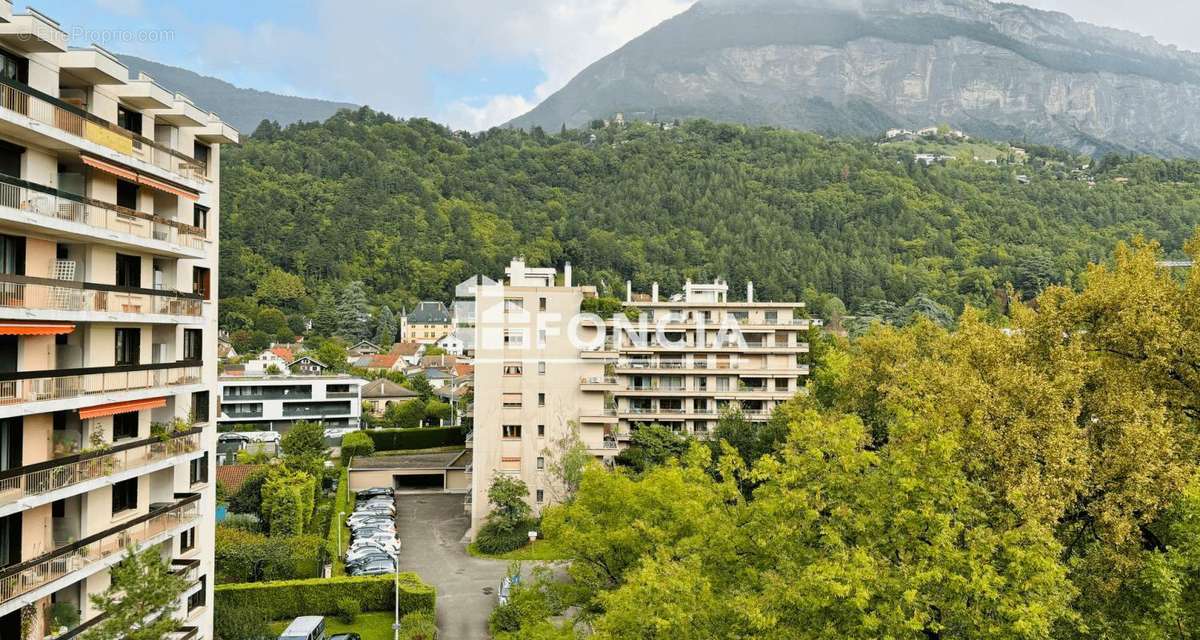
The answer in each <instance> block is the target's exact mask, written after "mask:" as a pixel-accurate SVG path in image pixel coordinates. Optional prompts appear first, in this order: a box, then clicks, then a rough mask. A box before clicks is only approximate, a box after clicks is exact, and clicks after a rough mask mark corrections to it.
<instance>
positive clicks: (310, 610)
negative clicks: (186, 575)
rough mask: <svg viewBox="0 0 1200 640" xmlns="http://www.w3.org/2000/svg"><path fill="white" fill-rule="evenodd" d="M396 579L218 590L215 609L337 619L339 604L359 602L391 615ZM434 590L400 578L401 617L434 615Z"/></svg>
mask: <svg viewBox="0 0 1200 640" xmlns="http://www.w3.org/2000/svg"><path fill="white" fill-rule="evenodd" d="M394 581H395V577H394V576H393V575H385V576H369V577H361V578H352V577H340V578H320V579H316V580H279V581H276V582H252V583H245V584H219V585H217V586H216V592H215V593H216V606H217V607H218V608H220V607H221V606H222V605H224V606H227V607H228V608H230V609H232V608H236V607H246V608H249V609H254V610H259V611H263V612H265V613H266V615H267V616H269V617H270V619H272V620H284V619H287V618H297V617H299V616H336V615H338V613H339V606H338V603H339V602H340V601H343V600H346V599H348V598H350V599H354V600H357V601H358V603H359V605H360V606H361V607H362V610H363V611H391V610H392V607H393V606H394V601H393V598H394V593H395V592H394V591H393V590H392V585H393V582H394ZM435 597H436V596H435V594H434V589H433V587H431V586H429V585H427V584H425V583H423V582H421V579H420V578H419V577H418V576H417V574H415V573H402V574H400V614H401V615H403V614H405V613H411V612H414V611H424V612H432V611H433V610H434V601H435Z"/></svg>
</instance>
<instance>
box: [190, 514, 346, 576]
mask: <svg viewBox="0 0 1200 640" xmlns="http://www.w3.org/2000/svg"><path fill="white" fill-rule="evenodd" d="M213 556H214V560H215V562H216V574H217V582H259V581H263V580H294V579H301V578H315V577H317V576H319V575H320V574H321V566H322V565H323V564H324V563H325V560H326V558H328V557H329V556H328V550H327V549H326V547H325V539H324V538H323V537H321V536H282V537H279V536H277V537H272V538H268V537H267V536H264V535H262V534H260V533H254V532H252V531H245V530H242V529H235V528H233V527H227V526H225V525H224V524H222V525H221V526H219V527H217V536H216V545H215V549H214V551H213Z"/></svg>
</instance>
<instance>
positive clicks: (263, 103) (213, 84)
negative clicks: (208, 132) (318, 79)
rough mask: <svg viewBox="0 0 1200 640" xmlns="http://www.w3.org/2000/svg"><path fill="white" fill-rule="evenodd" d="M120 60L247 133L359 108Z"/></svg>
mask: <svg viewBox="0 0 1200 640" xmlns="http://www.w3.org/2000/svg"><path fill="white" fill-rule="evenodd" d="M117 57H118V58H120V59H121V62H123V63H125V66H127V67H129V75H130V76H136V75H137V74H138V73H145V74H146V75H148V76H150V77H151V78H154V79H155V80H156V81H158V83H159V84H161V85H162V86H164V87H166V88H168V89H170V90H171V91H175V92H178V93H182V94H183V95H185V96H187V97H189V98H191V99H192V101H193V102H195V103H196V106H198V107H200V108H202V109H205V110H207V111H215V112H216V113H217V114H218V115H220V116H221V119H222V120H224V121H225V122H227V123H229V124H231V125H233V127H234V128H236V129H237V130H238V131H241V132H242V133H245V134H249V133H251V132H253V131H254V129H255V128H256V127H258V124H259V123H260V122H262V121H263V120H264V119H266V120H275V121H277V122H279V124H281V125H288V124H291V123H293V122H312V121H318V122H323V121H325V120H326V119H327V118H329V116H332V115H333V114H335V113H337V112H338V111H339V110H341V109H357V108H358V105H353V104H349V103H345V102H331V101H329V100H317V99H314V98H299V97H296V96H285V95H280V94H278V93H269V92H266V91H257V90H255V89H243V88H241V87H235V86H234V85H232V84H229V83H228V82H225V81H224V80H219V79H217V78H212V77H209V76H202V75H200V74H198V73H195V72H192V71H188V70H187V69H181V68H179V67H172V66H168V65H165V64H159V63H157V62H152V61H150V60H145V59H143V58H138V57H136V56H127V55H119V56H117Z"/></svg>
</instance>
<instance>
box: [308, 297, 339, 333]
mask: <svg viewBox="0 0 1200 640" xmlns="http://www.w3.org/2000/svg"><path fill="white" fill-rule="evenodd" d="M312 323H313V326H312V329H313V332H315V333H316V334H317V335H321V336H332V335H335V334H337V332H338V312H337V305H336V304H335V302H334V298H333V294H332V293H330V292H329V291H323V292H322V293H321V295H320V296H319V297H318V298H317V310H316V313H314V314H313V318H312Z"/></svg>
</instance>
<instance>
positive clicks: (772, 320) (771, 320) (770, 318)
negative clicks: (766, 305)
mask: <svg viewBox="0 0 1200 640" xmlns="http://www.w3.org/2000/svg"><path fill="white" fill-rule="evenodd" d="M765 315H766V323H767V324H778V323H779V312H778V311H767V312H766V313H765Z"/></svg>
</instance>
